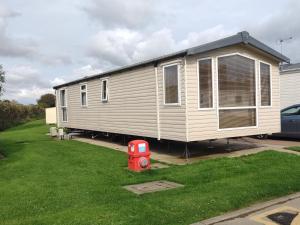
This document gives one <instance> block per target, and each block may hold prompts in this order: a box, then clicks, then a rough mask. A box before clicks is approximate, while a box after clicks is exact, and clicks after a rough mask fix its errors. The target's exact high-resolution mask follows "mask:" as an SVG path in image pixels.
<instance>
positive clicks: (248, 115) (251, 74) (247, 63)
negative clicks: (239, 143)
mask: <svg viewBox="0 0 300 225" xmlns="http://www.w3.org/2000/svg"><path fill="white" fill-rule="evenodd" d="M218 88H219V90H218V92H219V96H218V97H219V128H220V129H225V128H237V127H251V126H256V80H255V60H252V59H249V58H246V57H244V56H240V55H230V56H224V57H219V58H218Z"/></svg>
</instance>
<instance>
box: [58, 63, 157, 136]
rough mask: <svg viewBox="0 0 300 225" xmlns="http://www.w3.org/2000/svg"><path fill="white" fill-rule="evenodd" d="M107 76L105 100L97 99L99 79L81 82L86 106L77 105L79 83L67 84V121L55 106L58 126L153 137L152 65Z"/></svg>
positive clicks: (154, 131) (153, 98) (154, 123)
mask: <svg viewBox="0 0 300 225" xmlns="http://www.w3.org/2000/svg"><path fill="white" fill-rule="evenodd" d="M107 78H108V88H109V92H108V102H102V101H101V80H100V79H94V80H90V81H88V82H85V83H86V84H87V98H88V106H87V107H81V105H80V84H75V85H71V86H68V87H67V104H68V122H67V123H63V122H62V119H61V110H60V109H59V110H58V111H59V121H60V125H61V126H63V127H69V128H78V129H86V130H94V131H103V132H111V133H121V134H130V135H138V136H147V137H154V138H156V137H157V119H156V93H155V85H156V83H155V73H154V67H153V66H147V67H143V68H139V69H135V70H131V71H128V72H123V73H120V74H114V75H112V76H109V77H107ZM58 96H59V95H58Z"/></svg>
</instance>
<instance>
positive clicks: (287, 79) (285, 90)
mask: <svg viewBox="0 0 300 225" xmlns="http://www.w3.org/2000/svg"><path fill="white" fill-rule="evenodd" d="M299 87H300V63H296V64H286V65H283V66H281V68H280V102H281V109H284V108H286V107H289V106H291V105H295V104H300V88H299Z"/></svg>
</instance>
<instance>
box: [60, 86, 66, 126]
mask: <svg viewBox="0 0 300 225" xmlns="http://www.w3.org/2000/svg"><path fill="white" fill-rule="evenodd" d="M59 96H60V108H61V112H62V121H63V122H67V121H68V110H67V98H66V90H60V95H59Z"/></svg>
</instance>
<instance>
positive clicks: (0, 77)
mask: <svg viewBox="0 0 300 225" xmlns="http://www.w3.org/2000/svg"><path fill="white" fill-rule="evenodd" d="M4 83H5V72H4V70H3V67H2V65H0V97H1V95H2V94H3V92H4V88H3V86H4Z"/></svg>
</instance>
